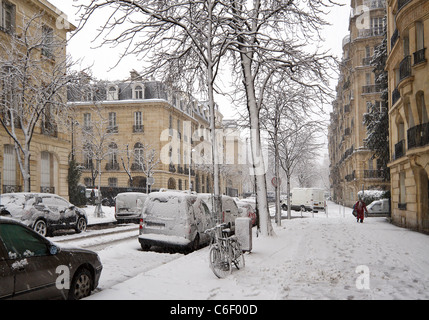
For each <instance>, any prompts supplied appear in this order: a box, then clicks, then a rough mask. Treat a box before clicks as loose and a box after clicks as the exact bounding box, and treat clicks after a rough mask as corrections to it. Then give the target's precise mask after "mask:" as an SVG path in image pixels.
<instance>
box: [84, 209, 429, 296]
mask: <svg viewBox="0 0 429 320" xmlns="http://www.w3.org/2000/svg"><path fill="white" fill-rule="evenodd" d="M292 217H293V218H292V219H291V220H282V225H281V226H280V227H279V226H277V225H276V224H275V223H274V222H273V227H274V230H275V233H276V236H275V237H262V236H259V237H256V233H255V232H256V229H255V228H254V229H253V248H252V251H251V253H246V255H245V259H246V266H245V268H244V269H242V270H236V269H234V270H233V272H232V274H231V275H230V276H228V277H227V278H226V279H218V278H217V277H216V276H215V275H214V274H213V272H212V271H211V269H210V267H209V262H208V252H209V248H208V247H206V248H203V249H201V250H198V251H196V252H193V253H191V254H188V255H182V256H181V257H179V258H177V256H175V255H176V254H173V255H171V256H168V255H166V254H162V257H160V256H159V255H160V253H156V252H142V251H141V250H139V248H138V242H137V237H136V243H135V244H133V245H132V246H131V247H130V246H129V245H128V247H124V246H125V245H126V244H125V243H124V244H123V245H121V246H118V247H117V249H116V248H115V249H112V250H108V251H105V253H103V251H100V252H99V254H100V257H101V260H102V262H103V264H105V265H107V264H108V263H109V261H113V260H115V263H116V264H117V267H116V268H117V270H116V271H115V270H109V271H108V270H103V272H102V278H101V280H100V290H101V291H99V292H95V293H94V294H93V295H92V296H90V297H89V298H88V299H94V300H102V299H113V300H117V299H155V300H167V299H168V300H209V299H214V300H218V299H223V300H236V299H239V300H258V299H259V300H281V299H356V300H362V299H364V300H366V299H429V290H428V289H429V273H428V272H427V271H428V270H429V250H428V247H429V236H428V235H424V234H421V233H417V232H413V231H410V230H407V229H403V228H399V227H396V226H393V225H391V224H390V223H389V222H388V221H387V219H386V218H367V219H365V221H364V223H357V222H356V219H355V218H354V217H353V215H352V214H351V209H350V208H344V207H339V206H338V205H336V204H334V203H329V207H328V215H326V213H325V212H323V211H321V212H318V213H315V214H314V216H313V214H312V213H304V215H303V217H302V218H301V217H300V213H298V212H292ZM138 259H141V264H142V267H141V269H140V270H137V271H136V273H135V274H136V276H134V277H132V278H130V279H124V281H122V282H119V283H116V284H114V283H113V282H111V281H113V280H112V279H113V274H114V273H115V272H120V269H121V263H122V266H123V268H126V267H127V265H128V264H129V261H133V265H135V263H136V262H137V263H138V262H139V260H138ZM152 259H153V261H155V262H156V261H157V259H165V260H163V261H162V265H160V266H159V267H156V268H154V269H151V268H150V263H151V261H152ZM117 260H119V261H121V262H120V263H118V262H117ZM169 261H170V262H169ZM103 273H104V274H103ZM109 281H110V282H109ZM116 282H117V281H116Z"/></svg>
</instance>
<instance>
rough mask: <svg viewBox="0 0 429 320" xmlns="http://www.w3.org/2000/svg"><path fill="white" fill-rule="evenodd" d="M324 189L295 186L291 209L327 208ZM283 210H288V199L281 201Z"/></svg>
mask: <svg viewBox="0 0 429 320" xmlns="http://www.w3.org/2000/svg"><path fill="white" fill-rule="evenodd" d="M324 194H325V193H324V190H323V189H318V188H293V189H292V191H291V197H290V203H291V205H290V206H291V209H292V210H295V211H300V210H301V209H302V210H304V211H312V210H317V209H324V208H325V196H324ZM281 207H282V210H287V200H285V201H281Z"/></svg>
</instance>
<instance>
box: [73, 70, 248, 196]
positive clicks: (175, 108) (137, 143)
mask: <svg viewBox="0 0 429 320" xmlns="http://www.w3.org/2000/svg"><path fill="white" fill-rule="evenodd" d="M83 87H85V86H83ZM86 88H87V89H84V90H83V91H80V92H79V93H78V94H77V95H76V94H74V93H73V92H69V105H70V106H73V107H74V108H75V110H76V112H75V115H76V116H75V119H74V120H75V122H76V123H77V125H76V126H75V127H76V129H75V130H74V138H73V141H75V142H74V146H73V149H74V154H75V157H76V160H77V162H78V163H79V164H80V165H81V168H83V169H82V182H83V183H84V184H85V185H86V186H97V185H98V184H100V186H102V187H103V189H104V193H105V192H106V191H107V192H108V190H109V189H111V190H113V191H114V192H115V191H116V192H118V191H125V190H131V189H133V190H140V191H143V192H146V188H147V189H148V190H149V191H150V190H159V189H161V188H167V189H177V190H189V189H192V190H193V191H197V192H202V193H205V192H213V176H212V167H211V166H210V164H211V163H212V161H211V143H210V140H211V136H210V113H209V108H208V106H207V103H206V102H201V101H198V100H197V99H195V98H194V97H192V96H189V95H187V94H184V93H183V92H180V91H177V90H172V89H171V88H170V87H168V86H166V85H165V84H164V83H162V82H159V81H149V80H145V79H142V78H141V77H140V75H139V74H138V73H137V72H136V71H134V70H133V71H131V73H130V78H129V79H127V80H124V81H116V82H104V81H99V82H97V83H89V82H88V84H87V85H86ZM85 90H86V91H85ZM215 109H216V129H217V131H218V132H219V133H220V134H219V135H218V137H219V141H218V144H219V145H220V146H221V145H222V144H223V141H224V138H225V137H224V135H223V134H222V132H223V127H222V118H223V116H222V114H221V113H220V112H219V108H218V106H217V105H216V108H215ZM101 137H102V139H103V140H104V146H100V149H103V150H102V152H101V154H100V155H99V156H98V158H97V156H96V155H95V153H93V154H91V152H88V151H89V149H90V147H89V146H88V142H90V141H89V140H91V139H92V140H93V142H94V141H101ZM96 144H97V143H96ZM95 147H96V146H95V145H93V147H92V148H95ZM220 150H223V148H220ZM150 152H152V153H150ZM149 154H151V155H153V156H154V161H153V162H152V163H155V162H156V165H155V166H154V167H153V168H152V170H148V168H149V167H150V166H151V165H150V163H149V162H148V161H147V160H148V155H149ZM97 159H98V160H99V161H98V162H99V164H100V171H101V173H102V174H101V177H99V178H100V179H101V180H100V182H99V181H98V180H97V179H98V178H97V179H95V177H96V176H97V175H96V173H97V170H98V163H97ZM127 172H128V173H127ZM220 182H221V184H220V186H221V190H220V191H221V193H222V194H228V193H231V192H233V193H234V195H238V194H239V193H240V194H241V192H242V191H241V186H240V184H239V183H236V182H235V180H231V179H229V178H225V177H223V176H222V175H221V177H220ZM103 189H102V191H103Z"/></svg>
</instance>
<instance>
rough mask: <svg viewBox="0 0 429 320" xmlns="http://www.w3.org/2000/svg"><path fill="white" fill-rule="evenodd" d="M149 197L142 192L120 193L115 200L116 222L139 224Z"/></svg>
mask: <svg viewBox="0 0 429 320" xmlns="http://www.w3.org/2000/svg"><path fill="white" fill-rule="evenodd" d="M147 196H148V195H147V194H146V193H142V192H122V193H118V195H117V196H116V198H115V219H116V221H118V222H136V223H139V221H140V216H141V213H142V210H143V206H144V203H145V201H146V198H147Z"/></svg>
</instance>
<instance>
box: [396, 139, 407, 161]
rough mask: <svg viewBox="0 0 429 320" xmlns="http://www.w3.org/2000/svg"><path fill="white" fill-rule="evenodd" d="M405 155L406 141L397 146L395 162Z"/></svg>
mask: <svg viewBox="0 0 429 320" xmlns="http://www.w3.org/2000/svg"><path fill="white" fill-rule="evenodd" d="M404 155H405V140H401V141H399V142H398V143H397V144H395V154H394V155H393V158H394V160H396V159H399V158H401V157H403V156H404Z"/></svg>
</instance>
